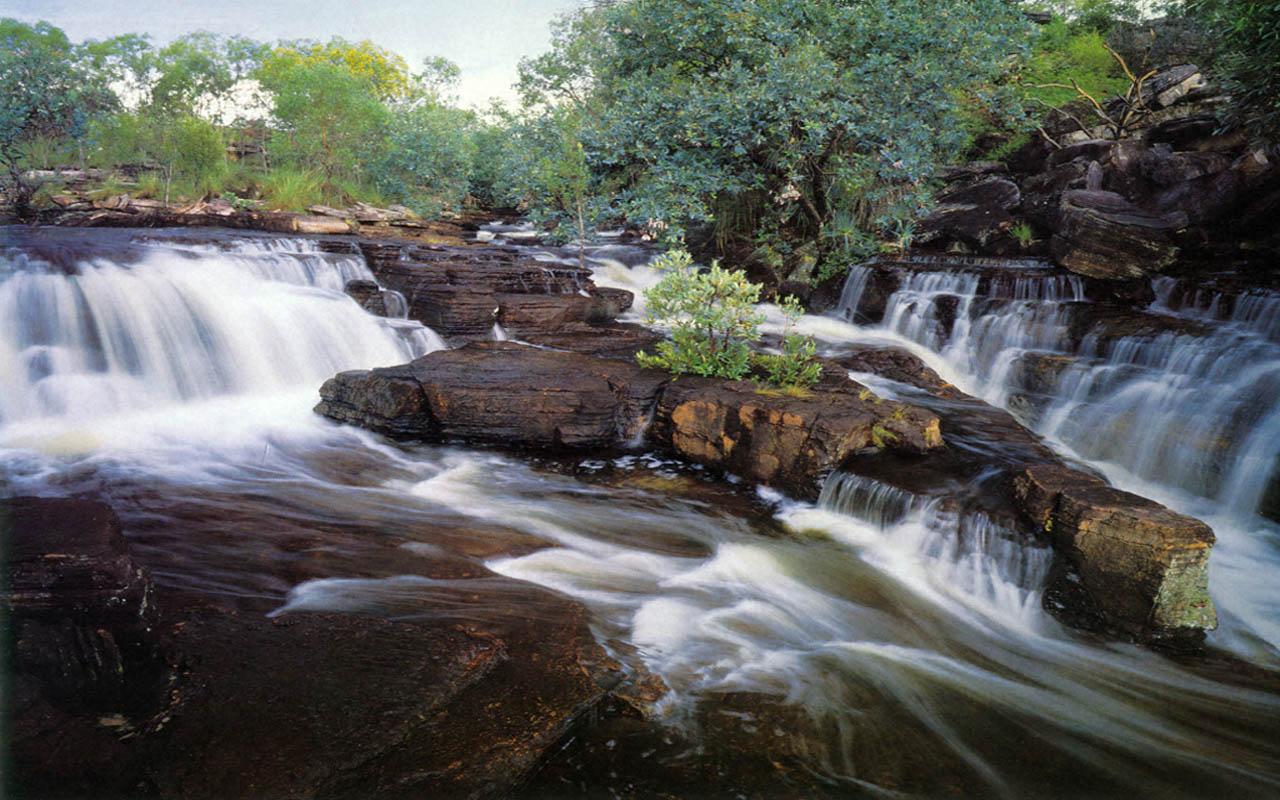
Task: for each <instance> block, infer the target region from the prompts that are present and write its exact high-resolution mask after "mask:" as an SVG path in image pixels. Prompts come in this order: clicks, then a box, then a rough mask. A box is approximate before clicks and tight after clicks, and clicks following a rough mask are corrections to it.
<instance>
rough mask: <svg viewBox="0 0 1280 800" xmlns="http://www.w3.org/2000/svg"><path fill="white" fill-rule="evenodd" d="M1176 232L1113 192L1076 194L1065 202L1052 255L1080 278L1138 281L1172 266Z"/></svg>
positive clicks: (1066, 195) (1068, 195) (1171, 225)
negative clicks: (1174, 234) (1134, 279)
mask: <svg viewBox="0 0 1280 800" xmlns="http://www.w3.org/2000/svg"><path fill="white" fill-rule="evenodd" d="M1175 227H1176V226H1175V225H1174V223H1172V222H1171V221H1169V220H1167V219H1165V218H1163V217H1158V216H1155V215H1153V214H1150V213H1148V212H1145V211H1143V210H1142V209H1140V208H1138V207H1137V206H1135V205H1133V204H1132V203H1130V202H1129V201H1128V200H1126V199H1125V198H1124V197H1122V196H1121V195H1119V194H1116V193H1114V192H1090V191H1084V190H1079V189H1077V190H1072V191H1068V192H1065V193H1064V194H1063V196H1062V201H1061V205H1060V206H1059V209H1058V226H1057V229H1056V231H1055V233H1054V236H1053V240H1052V242H1051V249H1052V251H1053V256H1054V259H1055V260H1056V261H1057V262H1058V264H1060V265H1061V266H1063V267H1066V268H1067V269H1069V270H1071V271H1072V272H1075V273H1078V274H1080V275H1085V276H1088V277H1091V278H1100V279H1106V280H1117V279H1119V280H1124V279H1130V278H1138V277H1142V276H1143V275H1148V274H1151V273H1154V272H1160V271H1161V270H1163V269H1164V268H1165V267H1167V266H1168V265H1169V264H1171V263H1172V262H1173V260H1174V258H1175V257H1176V255H1177V249H1176V248H1175V247H1174V246H1173V244H1172V242H1171V238H1170V234H1171V233H1172V231H1173V230H1174V229H1175Z"/></svg>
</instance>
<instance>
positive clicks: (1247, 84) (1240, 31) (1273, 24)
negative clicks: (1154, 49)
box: [1186, 0, 1280, 137]
mask: <svg viewBox="0 0 1280 800" xmlns="http://www.w3.org/2000/svg"><path fill="white" fill-rule="evenodd" d="M1186 10H1187V14H1188V15H1190V16H1191V17H1192V18H1193V19H1195V20H1196V21H1197V22H1199V23H1201V24H1202V25H1204V27H1205V28H1207V29H1208V31H1209V33H1210V41H1212V42H1215V43H1216V45H1217V59H1216V63H1215V64H1214V65H1213V66H1214V67H1215V71H1214V78H1215V79H1220V80H1221V81H1222V82H1223V83H1224V84H1225V87H1226V89H1227V90H1228V91H1229V92H1230V93H1231V95H1232V97H1233V98H1234V100H1235V101H1236V102H1235V103H1234V104H1233V106H1235V108H1236V109H1238V111H1237V113H1236V119H1235V120H1234V121H1235V122H1240V123H1244V124H1246V125H1248V126H1249V127H1250V128H1251V129H1252V130H1253V131H1254V132H1255V133H1258V134H1261V135H1263V136H1269V137H1275V136H1278V135H1280V0H1187V2H1186Z"/></svg>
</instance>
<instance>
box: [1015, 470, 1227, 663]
mask: <svg viewBox="0 0 1280 800" xmlns="http://www.w3.org/2000/svg"><path fill="white" fill-rule="evenodd" d="M1014 496H1015V498H1016V500H1017V502H1018V504H1019V507H1020V508H1021V510H1022V511H1023V513H1024V514H1026V516H1027V518H1028V519H1030V520H1031V521H1032V523H1033V524H1034V525H1035V526H1037V527H1038V528H1039V529H1040V530H1042V531H1043V532H1044V533H1045V534H1046V535H1047V536H1049V537H1051V539H1052V540H1053V543H1054V546H1055V547H1056V548H1057V549H1058V550H1059V552H1062V553H1065V554H1066V555H1067V556H1068V557H1069V558H1070V559H1071V561H1072V562H1073V564H1074V566H1075V568H1076V570H1077V572H1078V574H1079V576H1080V579H1081V581H1082V583H1083V586H1084V590H1085V591H1086V592H1087V593H1088V594H1089V596H1090V599H1091V600H1092V601H1093V602H1094V603H1095V604H1096V605H1097V606H1098V607H1099V608H1100V609H1103V610H1104V611H1105V614H1106V617H1107V620H1108V621H1109V622H1111V623H1113V624H1116V625H1118V626H1119V627H1120V628H1121V629H1122V630H1124V631H1125V632H1127V633H1130V634H1132V635H1135V636H1138V637H1140V638H1143V639H1177V638H1184V637H1195V638H1198V637H1200V636H1202V635H1203V632H1204V631H1205V630H1210V629H1213V628H1215V627H1217V613H1216V611H1215V610H1214V606H1213V601H1212V600H1211V599H1210V598H1209V551H1210V549H1211V548H1212V546H1213V543H1214V535H1213V531H1212V530H1211V529H1210V528H1209V526H1208V525H1205V524H1204V523H1203V522H1201V521H1199V520H1197V519H1192V518H1191V517H1187V516H1183V515H1181V514H1178V513H1176V512H1174V511H1171V510H1169V509H1168V508H1166V507H1164V506H1162V505H1160V504H1159V503H1156V502H1153V501H1151V500H1148V499H1146V498H1144V497H1140V496H1138V495H1135V494H1131V493H1129V492H1124V491H1121V490H1119V489H1115V488H1112V487H1111V486H1108V485H1107V484H1106V482H1105V481H1103V480H1102V479H1101V478H1097V477H1095V476H1092V475H1088V474H1085V473H1082V472H1080V471H1078V470H1075V469H1072V468H1070V467H1067V466H1063V465H1059V464H1042V465H1037V466H1032V467H1028V468H1027V469H1025V470H1024V471H1023V472H1022V474H1020V475H1018V476H1017V477H1016V478H1015V479H1014Z"/></svg>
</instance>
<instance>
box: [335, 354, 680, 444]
mask: <svg viewBox="0 0 1280 800" xmlns="http://www.w3.org/2000/svg"><path fill="white" fill-rule="evenodd" d="M665 382H666V376H665V375H663V374H662V373H659V372H655V371H651V370H642V369H640V368H639V367H637V366H636V365H634V364H631V363H627V362H625V361H617V360H606V359H599V358H593V357H591V356H587V355H583V354H581V353H571V352H561V351H554V350H544V349H539V348H534V347H528V346H525V345H520V344H517V343H514V342H475V343H473V344H470V345H467V346H466V347H463V348H460V349H457V350H444V351H439V352H436V353H431V354H429V355H426V356H423V357H422V358H419V359H417V360H416V361H414V362H412V363H410V364H406V365H404V366H400V367H390V368H386V369H375V370H370V371H367V372H345V373H342V374H340V375H338V376H336V377H335V378H332V379H330V380H329V381H327V382H326V383H325V384H324V386H323V387H321V389H320V396H321V398H322V400H321V403H320V405H319V406H317V407H316V410H317V411H318V412H320V413H321V414H324V415H325V416H328V417H330V418H332V419H336V420H339V421H342V422H350V423H354V424H357V425H361V426H362V427H367V428H371V429H373V430H376V431H379V432H381V433H387V434H390V435H394V436H404V437H412V438H424V439H445V440H449V439H456V440H461V441H467V442H476V443H482V444H493V445H503V446H509V447H538V448H549V449H553V450H582V449H596V448H613V447H620V446H622V445H624V444H625V443H626V442H628V441H630V440H631V439H632V438H634V437H636V436H637V435H639V434H640V433H641V431H642V430H643V428H644V426H645V425H646V424H647V422H648V420H649V417H650V414H651V411H652V409H653V407H654V405H655V404H656V401H657V395H658V392H659V390H660V389H661V388H662V386H663V385H664V384H665Z"/></svg>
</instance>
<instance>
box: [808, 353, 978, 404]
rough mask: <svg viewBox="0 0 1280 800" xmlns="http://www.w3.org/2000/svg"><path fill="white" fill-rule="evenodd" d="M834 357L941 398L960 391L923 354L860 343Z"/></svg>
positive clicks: (852, 367) (846, 365) (845, 364)
mask: <svg viewBox="0 0 1280 800" xmlns="http://www.w3.org/2000/svg"><path fill="white" fill-rule="evenodd" d="M832 360H833V361H835V362H836V363H837V364H839V365H840V366H842V367H844V368H845V369H848V370H852V371H853V372H869V373H872V374H874V375H879V376H881V377H883V378H888V379H890V380H895V381H899V382H901V383H905V384H909V385H911V386H916V387H919V388H921V389H924V390H925V391H927V392H929V393H930V394H934V395H938V396H940V397H947V396H956V395H957V394H958V391H957V390H956V388H955V387H954V386H952V385H951V384H949V383H947V382H946V381H944V380H943V379H942V377H941V376H940V375H938V373H937V372H935V371H934V370H933V369H932V368H930V367H929V366H928V365H927V364H925V363H924V361H923V360H922V359H921V358H920V357H919V356H917V355H915V354H914V353H911V352H909V351H907V350H904V349H902V348H900V347H872V346H870V345H858V346H855V347H854V348H852V349H851V350H850V351H848V352H845V353H841V354H840V355H838V356H835V357H833V359H832Z"/></svg>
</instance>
